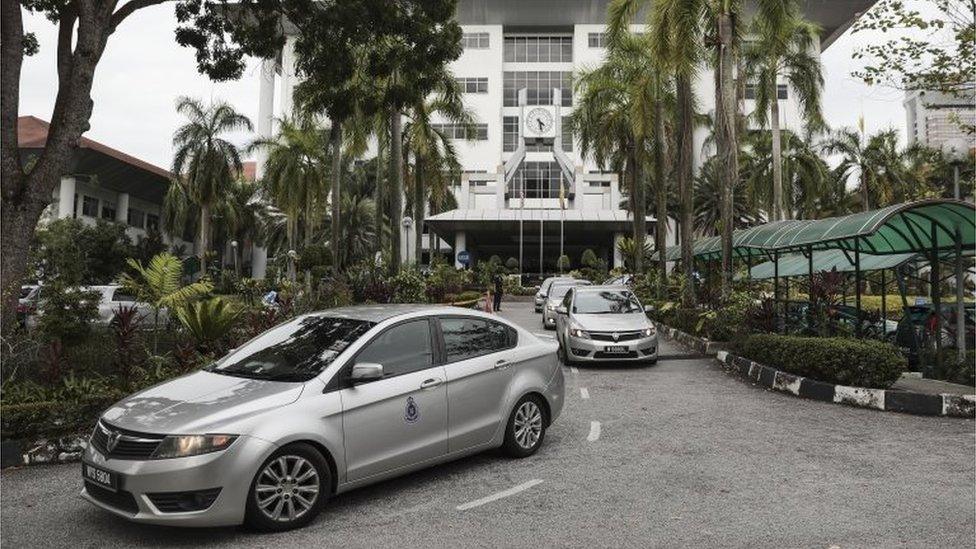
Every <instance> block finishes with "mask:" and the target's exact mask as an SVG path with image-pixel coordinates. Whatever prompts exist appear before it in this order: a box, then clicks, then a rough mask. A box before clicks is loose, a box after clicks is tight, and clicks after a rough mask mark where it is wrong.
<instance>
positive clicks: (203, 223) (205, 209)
mask: <svg viewBox="0 0 976 549" xmlns="http://www.w3.org/2000/svg"><path fill="white" fill-rule="evenodd" d="M209 236H210V204H200V276H201V277H204V276H207V250H209V249H210V246H209V242H208V240H209V238H208V237H209Z"/></svg>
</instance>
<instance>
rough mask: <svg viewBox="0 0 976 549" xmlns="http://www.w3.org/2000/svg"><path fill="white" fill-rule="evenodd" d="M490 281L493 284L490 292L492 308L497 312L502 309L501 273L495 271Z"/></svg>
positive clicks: (502, 285) (502, 287)
mask: <svg viewBox="0 0 976 549" xmlns="http://www.w3.org/2000/svg"><path fill="white" fill-rule="evenodd" d="M492 282H493V283H494V284H495V288H494V291H493V292H492V298H493V299H492V308H493V309H494V310H495V312H496V313H497V312H498V311H501V310H502V291H503V289H504V284H503V282H504V281H503V280H502V275H501V274H499V273H495V276H494V277H492Z"/></svg>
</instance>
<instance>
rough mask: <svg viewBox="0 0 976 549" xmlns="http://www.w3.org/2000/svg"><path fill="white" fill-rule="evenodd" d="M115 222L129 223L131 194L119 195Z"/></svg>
mask: <svg viewBox="0 0 976 549" xmlns="http://www.w3.org/2000/svg"><path fill="white" fill-rule="evenodd" d="M115 220H116V221H117V222H119V223H126V224H127V223H129V193H119V196H118V198H117V199H116V200H115Z"/></svg>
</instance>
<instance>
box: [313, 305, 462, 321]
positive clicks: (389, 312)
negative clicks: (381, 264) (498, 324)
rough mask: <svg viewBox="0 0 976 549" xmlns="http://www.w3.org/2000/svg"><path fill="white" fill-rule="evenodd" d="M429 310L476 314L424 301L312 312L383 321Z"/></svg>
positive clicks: (355, 306)
mask: <svg viewBox="0 0 976 549" xmlns="http://www.w3.org/2000/svg"><path fill="white" fill-rule="evenodd" d="M424 312H429V313H431V314H448V313H450V314H472V313H474V314H476V315H477V311H475V310H474V309H463V308H461V307H452V306H450V305H436V304H434V305H431V304H426V303H376V304H372V305H353V306H349V307H336V308H335V309H326V310H324V311H317V312H315V313H312V314H313V315H315V316H322V317H340V318H351V319H354V320H365V321H367V322H376V323H379V322H383V321H385V320H389V319H391V318H395V317H398V316H404V315H409V314H413V313H424Z"/></svg>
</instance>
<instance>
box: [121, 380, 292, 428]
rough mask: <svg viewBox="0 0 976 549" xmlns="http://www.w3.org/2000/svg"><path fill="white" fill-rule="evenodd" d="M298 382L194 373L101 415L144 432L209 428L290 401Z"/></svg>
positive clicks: (131, 398) (126, 426) (131, 399)
mask: <svg viewBox="0 0 976 549" xmlns="http://www.w3.org/2000/svg"><path fill="white" fill-rule="evenodd" d="M304 386H305V384H304V383H286V382H280V381H263V380H258V379H246V378H241V377H232V376H226V375H221V374H215V373H211V372H204V371H199V372H195V373H192V374H189V375H185V376H182V377H178V378H176V379H173V380H170V381H167V382H165V383H161V384H159V385H156V386H154V387H150V388H149V389H146V390H144V391H141V392H138V393H136V394H134V395H131V396H129V397H127V398H125V399H123V400H121V401H119V402H117V403H115V404H114V405H112V407H111V408H109V409H108V410H106V411H105V413H104V414H102V419H104V420H105V421H108V422H109V423H111V424H112V425H115V426H117V427H121V428H123V429H130V430H133V431H141V432H145V433H160V434H198V433H206V432H215V431H220V429H221V428H222V427H226V426H227V424H228V423H230V422H233V421H238V420H241V419H244V418H247V417H250V416H254V415H257V414H260V413H262V412H265V411H267V410H270V409H274V408H279V407H281V406H285V405H287V404H291V403H292V402H294V401H295V400H296V399H298V397H299V395H301V394H302V389H303V388H304Z"/></svg>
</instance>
